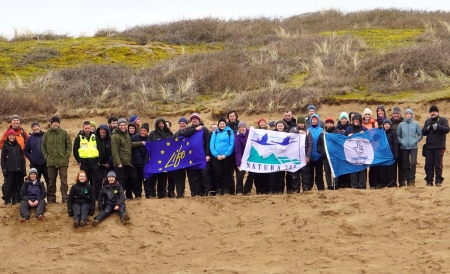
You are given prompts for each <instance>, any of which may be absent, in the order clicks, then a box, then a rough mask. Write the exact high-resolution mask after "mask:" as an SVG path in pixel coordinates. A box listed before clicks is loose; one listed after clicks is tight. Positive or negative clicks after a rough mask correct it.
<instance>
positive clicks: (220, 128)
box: [209, 118, 234, 195]
mask: <svg viewBox="0 0 450 274" xmlns="http://www.w3.org/2000/svg"><path fill="white" fill-rule="evenodd" d="M209 148H210V151H211V155H212V157H211V162H212V165H213V169H214V177H215V178H214V179H215V183H216V187H217V190H216V195H221V194H224V195H225V194H228V193H229V189H228V188H229V184H230V181H231V176H232V174H231V172H230V170H231V165H232V164H233V162H234V161H233V159H232V157H231V155H232V154H233V150H234V133H233V130H232V129H231V128H230V127H228V126H227V122H226V120H225V118H220V119H219V121H218V123H217V129H216V130H215V131H214V132H213V133H212V135H211V141H210V143H209Z"/></svg>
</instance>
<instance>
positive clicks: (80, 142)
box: [73, 121, 103, 198]
mask: <svg viewBox="0 0 450 274" xmlns="http://www.w3.org/2000/svg"><path fill="white" fill-rule="evenodd" d="M82 126H83V129H82V130H81V131H80V132H79V133H78V134H77V136H76V137H75V140H74V141H73V157H74V158H75V160H76V161H77V163H78V166H79V167H80V170H83V172H85V173H86V176H87V178H86V180H87V182H88V183H89V184H90V185H91V186H92V187H93V188H94V191H95V194H96V195H95V198H98V194H99V193H100V189H101V188H102V179H103V178H102V175H101V172H100V165H99V157H100V153H99V150H98V146H97V137H96V135H95V133H93V132H92V131H91V128H92V127H91V126H92V124H91V122H90V121H84V122H83V125H82Z"/></svg>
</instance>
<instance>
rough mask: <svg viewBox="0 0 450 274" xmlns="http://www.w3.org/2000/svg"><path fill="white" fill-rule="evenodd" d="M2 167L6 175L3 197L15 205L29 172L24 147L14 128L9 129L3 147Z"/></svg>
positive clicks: (6, 201) (8, 202)
mask: <svg viewBox="0 0 450 274" xmlns="http://www.w3.org/2000/svg"><path fill="white" fill-rule="evenodd" d="M1 167H2V172H3V176H4V183H3V186H2V192H3V197H2V198H3V200H4V201H5V204H6V205H8V204H10V203H12V204H13V205H14V204H16V203H18V202H19V200H20V189H21V187H22V183H23V177H24V176H26V175H27V173H26V170H25V159H24V156H23V153H22V149H21V148H20V145H19V143H18V142H17V140H16V133H15V131H14V130H12V129H10V130H8V131H7V139H6V141H5V143H4V145H3V148H2V152H1Z"/></svg>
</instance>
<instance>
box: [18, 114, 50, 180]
mask: <svg viewBox="0 0 450 274" xmlns="http://www.w3.org/2000/svg"><path fill="white" fill-rule="evenodd" d="M31 130H32V131H33V132H32V133H31V134H30V135H29V136H28V138H27V140H26V142H25V148H24V149H23V152H24V154H25V156H26V157H27V159H28V161H30V168H34V169H36V170H37V176H38V179H39V180H40V179H41V177H42V176H44V180H45V182H47V183H48V172H47V165H46V161H45V158H44V155H43V154H42V150H41V144H42V138H43V137H44V132H43V131H42V130H41V127H40V126H39V123H38V122H36V121H34V122H33V123H31Z"/></svg>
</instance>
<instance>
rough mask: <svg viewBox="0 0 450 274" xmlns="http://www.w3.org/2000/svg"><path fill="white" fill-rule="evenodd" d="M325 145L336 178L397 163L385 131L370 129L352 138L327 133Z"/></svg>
mask: <svg viewBox="0 0 450 274" xmlns="http://www.w3.org/2000/svg"><path fill="white" fill-rule="evenodd" d="M324 143H325V150H326V152H327V157H328V162H329V163H330V167H331V172H332V173H333V177H334V178H335V177H337V176H340V175H343V174H348V173H353V172H358V171H361V170H364V169H366V168H367V167H370V166H388V165H392V164H393V163H394V162H395V160H394V156H393V155H392V152H391V148H390V147H389V143H388V140H387V137H386V132H385V131H384V129H370V130H367V131H366V132H364V133H357V134H354V135H352V136H351V137H347V136H345V135H340V134H329V133H326V134H325V135H324Z"/></svg>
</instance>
